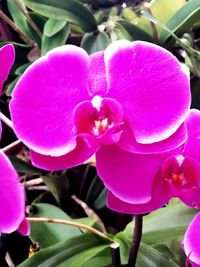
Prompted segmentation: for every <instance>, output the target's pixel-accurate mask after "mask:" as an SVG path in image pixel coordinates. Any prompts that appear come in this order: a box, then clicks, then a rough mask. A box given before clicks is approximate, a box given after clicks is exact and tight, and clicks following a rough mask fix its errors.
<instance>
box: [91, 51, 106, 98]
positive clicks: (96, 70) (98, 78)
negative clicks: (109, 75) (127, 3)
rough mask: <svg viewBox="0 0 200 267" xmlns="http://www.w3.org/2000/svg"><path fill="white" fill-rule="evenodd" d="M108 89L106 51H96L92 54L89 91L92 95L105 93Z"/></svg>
mask: <svg viewBox="0 0 200 267" xmlns="http://www.w3.org/2000/svg"><path fill="white" fill-rule="evenodd" d="M106 91H107V82H106V71H105V63H104V52H103V51H100V52H96V53H94V54H92V55H91V56H90V69H89V92H90V94H91V95H92V96H95V95H103V94H105V93H106Z"/></svg>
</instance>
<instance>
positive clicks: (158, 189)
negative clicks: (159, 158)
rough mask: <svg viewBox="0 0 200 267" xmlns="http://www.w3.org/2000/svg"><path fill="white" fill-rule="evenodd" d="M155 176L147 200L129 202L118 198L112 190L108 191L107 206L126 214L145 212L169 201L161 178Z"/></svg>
mask: <svg viewBox="0 0 200 267" xmlns="http://www.w3.org/2000/svg"><path fill="white" fill-rule="evenodd" d="M157 178H158V179H156V181H155V183H154V185H153V189H152V198H151V200H150V201H149V202H147V203H143V204H130V203H127V202H124V201H122V200H120V199H119V198H117V197H116V196H115V195H113V194H112V192H108V194H107V206H108V207H109V208H110V209H111V210H115V211H118V212H121V213H128V214H145V213H148V212H152V211H154V210H156V209H159V208H161V207H162V206H164V205H165V204H166V203H167V202H168V201H169V197H168V196H167V194H166V192H165V189H164V186H163V182H162V179H160V177H157Z"/></svg>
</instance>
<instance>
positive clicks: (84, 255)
mask: <svg viewBox="0 0 200 267" xmlns="http://www.w3.org/2000/svg"><path fill="white" fill-rule="evenodd" d="M107 249H109V245H108V244H107V242H106V241H105V240H102V239H100V238H98V237H97V236H95V235H93V234H84V235H81V236H77V237H73V238H69V239H67V240H65V241H63V242H60V243H58V244H56V245H54V246H51V247H49V248H47V249H44V250H42V251H40V252H38V253H37V254H35V255H34V256H32V257H31V258H29V259H28V260H26V261H25V262H23V263H22V264H20V265H19V266H18V267H30V266H31V267H47V266H48V267H55V266H56V267H66V266H67V267H75V266H76V267H81V266H84V264H85V263H86V262H88V261H89V260H90V259H92V258H94V257H95V256H96V255H98V254H99V253H101V252H103V251H105V250H107ZM96 266H98V265H96ZM98 267H100V266H98Z"/></svg>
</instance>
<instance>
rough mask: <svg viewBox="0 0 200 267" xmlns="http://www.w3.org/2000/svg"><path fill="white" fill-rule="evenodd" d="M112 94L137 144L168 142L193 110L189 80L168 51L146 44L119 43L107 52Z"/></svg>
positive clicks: (114, 44) (109, 83)
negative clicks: (190, 109) (122, 111)
mask: <svg viewBox="0 0 200 267" xmlns="http://www.w3.org/2000/svg"><path fill="white" fill-rule="evenodd" d="M105 65H106V70H107V75H108V77H107V81H108V93H107V97H113V98H115V99H116V100H118V101H119V102H120V103H121V105H122V106H123V107H124V116H125V119H126V121H128V123H129V125H130V126H131V128H132V130H133V131H134V134H135V138H136V140H137V142H139V143H143V144H148V143H154V142H159V141H161V140H164V139H166V138H168V137H169V136H170V135H171V134H173V133H174V132H175V131H176V130H177V129H178V128H179V126H180V125H181V124H182V123H183V121H184V119H185V117H186V115H187V112H188V110H189V107H190V100H191V96H190V87H189V77H188V73H189V72H186V71H185V68H183V67H182V65H181V64H180V62H179V61H178V60H177V59H176V58H175V57H174V56H173V55H172V54H171V53H170V52H168V51H167V50H165V49H163V48H161V47H159V46H157V45H154V44H151V43H147V42H142V41H135V42H133V43H130V42H128V41H117V42H114V43H112V44H111V45H109V46H108V48H107V49H106V50H105Z"/></svg>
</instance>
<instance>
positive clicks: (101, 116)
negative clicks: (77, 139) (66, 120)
mask: <svg viewBox="0 0 200 267" xmlns="http://www.w3.org/2000/svg"><path fill="white" fill-rule="evenodd" d="M73 116H74V121H75V125H76V128H77V133H78V134H83V133H84V134H89V135H91V136H93V137H97V138H99V137H103V136H105V133H106V132H108V131H110V130H111V129H112V128H116V126H119V128H120V125H122V123H123V112H122V108H121V105H120V103H119V102H118V101H116V100H115V99H112V98H102V97H101V96H98V95H96V96H94V97H93V98H92V100H91V101H83V102H81V103H80V104H78V105H77V106H76V108H75V111H74V114H73ZM117 128H118V127H117ZM114 132H115V131H114ZM114 132H112V131H110V133H109V132H108V133H109V134H110V135H112V134H113V133H114Z"/></svg>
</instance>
